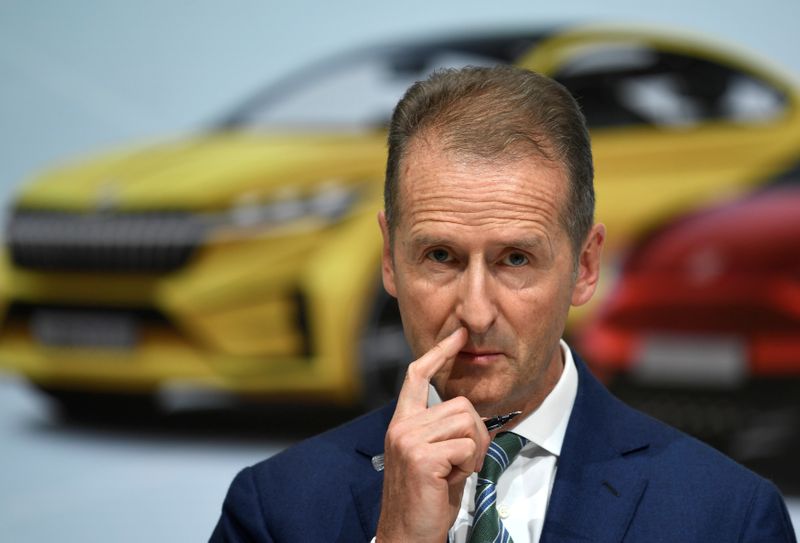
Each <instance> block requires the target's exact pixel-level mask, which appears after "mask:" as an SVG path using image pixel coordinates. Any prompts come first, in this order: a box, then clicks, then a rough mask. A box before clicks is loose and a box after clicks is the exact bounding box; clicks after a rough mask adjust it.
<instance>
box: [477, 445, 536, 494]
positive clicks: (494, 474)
mask: <svg viewBox="0 0 800 543" xmlns="http://www.w3.org/2000/svg"><path fill="white" fill-rule="evenodd" d="M527 442H528V440H527V439H525V438H524V437H522V436H520V435H517V434H515V433H513V432H503V433H500V434H497V436H496V437H495V438H494V441H492V442H491V443H490V444H489V450H488V451H487V452H486V458H485V459H484V461H483V468H481V471H480V473H479V474H478V485H481V484H494V485H496V484H497V480H498V479H500V475H501V474H502V473H503V472H504V471H505V469H506V468H507V467H508V466H509V464H511V462H513V461H514V458H516V456H517V455H518V454H519V451H520V450H521V449H522V447H524V446H525V444H526V443H527Z"/></svg>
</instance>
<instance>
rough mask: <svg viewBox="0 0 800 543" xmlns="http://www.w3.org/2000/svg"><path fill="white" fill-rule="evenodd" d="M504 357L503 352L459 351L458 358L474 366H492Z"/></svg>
mask: <svg viewBox="0 0 800 543" xmlns="http://www.w3.org/2000/svg"><path fill="white" fill-rule="evenodd" d="M502 356H504V355H503V352H502V351H459V353H458V355H457V356H456V358H457V359H458V360H460V361H462V362H469V363H473V364H490V363H493V362H496V361H497V360H499V359H500V358H501V357H502Z"/></svg>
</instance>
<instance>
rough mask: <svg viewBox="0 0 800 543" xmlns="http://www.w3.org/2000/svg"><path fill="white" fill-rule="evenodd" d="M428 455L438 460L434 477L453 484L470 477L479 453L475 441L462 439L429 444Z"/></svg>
mask: <svg viewBox="0 0 800 543" xmlns="http://www.w3.org/2000/svg"><path fill="white" fill-rule="evenodd" d="M430 455H431V457H432V458H437V459H438V462H437V465H436V467H435V468H434V471H433V473H434V475H436V476H437V477H440V478H442V479H446V480H447V481H448V482H449V483H453V482H460V481H463V480H464V479H466V478H467V477H469V476H470V474H471V473H472V472H473V471H474V469H473V468H474V467H475V459H476V457H478V456H480V451H479V450H478V447H477V445H476V443H475V441H473V440H472V439H469V438H465V437H462V438H459V439H449V440H447V441H440V442H438V443H433V444H431V448H430Z"/></svg>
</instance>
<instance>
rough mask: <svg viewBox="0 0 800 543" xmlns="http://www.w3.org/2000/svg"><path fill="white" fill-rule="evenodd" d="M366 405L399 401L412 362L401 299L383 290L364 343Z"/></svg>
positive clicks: (372, 406)
mask: <svg viewBox="0 0 800 543" xmlns="http://www.w3.org/2000/svg"><path fill="white" fill-rule="evenodd" d="M360 351H361V378H362V385H363V388H362V396H361V399H362V403H363V404H364V407H366V408H368V409H374V408H377V407H380V406H382V405H385V404H386V403H388V402H389V401H391V400H393V399H395V398H397V393H398V392H399V391H400V387H401V386H402V384H403V379H404V378H405V374H406V368H407V367H408V363H409V362H411V360H412V358H413V357H412V354H411V349H410V348H409V347H408V343H406V338H405V335H404V334H403V323H402V322H401V320H400V310H399V309H398V307H397V300H396V299H395V298H394V297H392V296H390V295H389V294H387V293H386V291H384V290H383V287H382V286H381V287H379V289H378V292H377V294H376V296H375V302H374V304H373V308H372V311H371V312H370V315H369V319H368V321H367V323H366V325H365V327H364V331H363V335H362V338H361V344H360Z"/></svg>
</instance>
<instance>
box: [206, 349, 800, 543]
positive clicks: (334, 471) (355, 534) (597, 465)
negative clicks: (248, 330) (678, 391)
mask: <svg viewBox="0 0 800 543" xmlns="http://www.w3.org/2000/svg"><path fill="white" fill-rule="evenodd" d="M575 360H576V365H577V368H578V394H577V396H576V399H575V406H574V408H573V410H572V415H571V417H570V420H569V425H568V427H567V433H566V436H565V438H564V445H563V448H562V455H561V457H560V458H559V461H558V470H557V472H556V480H555V483H554V485H553V491H552V494H551V497H550V503H549V505H548V509H547V515H546V518H545V524H544V527H543V531H542V536H541V543H557V542H567V541H570V542H578V541H583V542H593V543H604V542H609V543H610V542H614V543H618V542H623V541H624V542H640V541H641V542H646V543H656V542H680V543H689V542H702V543H709V542H741V543H753V542H763V543H779V542H794V541H795V536H794V530H793V528H792V525H791V521H790V520H789V516H788V513H787V511H786V506H785V504H784V502H783V499H782V498H781V496H780V494H779V492H778V490H777V489H776V488H775V486H774V485H773V484H772V483H770V482H768V481H766V480H765V479H762V478H761V477H759V476H757V475H756V474H754V473H752V472H750V471H748V470H747V469H745V468H744V467H742V466H740V465H738V464H736V463H735V462H733V461H732V460H730V459H728V458H726V457H725V456H723V455H722V454H720V453H718V452H717V451H715V450H713V449H712V448H710V447H708V446H706V445H704V444H702V443H700V442H699V441H697V440H695V439H693V438H691V437H689V436H687V435H685V434H682V433H680V432H678V431H677V430H675V429H672V428H670V427H668V426H665V425H664V424H662V423H660V422H658V421H656V420H654V419H652V418H650V417H648V416H646V415H644V414H642V413H639V412H637V411H635V410H633V409H631V408H629V407H627V406H626V405H624V404H623V403H621V402H620V401H619V400H617V399H616V398H614V397H613V396H612V395H611V394H610V393H609V392H608V391H607V390H606V389H605V388H604V387H603V386H602V385H601V384H600V383H599V382H597V381H596V380H595V378H594V377H593V376H592V375H591V374H590V373H589V371H588V370H587V368H586V366H585V365H584V364H583V362H582V361H580V359H579V358H578V357H577V356H576V357H575ZM393 412H394V405H393V404H392V405H389V406H386V407H385V408H383V409H380V410H378V411H374V412H372V413H369V414H367V415H365V416H363V417H361V418H359V419H356V420H354V421H352V422H350V423H348V424H345V425H344V426H341V427H339V428H337V429H334V430H331V431H329V432H327V433H324V434H321V435H319V436H316V437H314V438H312V439H309V440H307V441H304V442H302V443H300V444H298V445H295V446H293V447H291V448H289V449H287V450H286V451H284V452H282V453H280V454H278V455H276V456H274V457H272V458H270V459H268V460H266V461H264V462H261V463H259V464H256V465H255V466H252V467H250V468H246V469H244V470H243V471H242V472H240V473H239V474H238V475H237V476H236V478H235V479H234V481H233V483H232V484H231V487H230V490H229V491H228V495H227V497H226V498H225V502H224V504H223V507H222V516H221V517H220V519H219V522H218V524H217V526H216V529H215V530H214V533H213V535H212V536H211V541H212V542H215V543H216V542H245V541H247V542H251V541H252V542H256V541H257V542H290V541H291V542H309V543H327V542H343V543H344V542H346V543H355V542H362V541H363V542H369V541H370V539H371V538H372V537H373V536H374V535H375V530H376V527H377V523H378V516H379V514H380V503H381V490H382V485H383V474H382V473H380V472H377V471H375V469H374V468H373V467H372V463H371V458H372V457H373V456H375V455H377V454H380V453H382V452H383V441H384V435H385V433H386V428H387V426H388V424H389V421H390V419H391V417H392V413H393Z"/></svg>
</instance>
